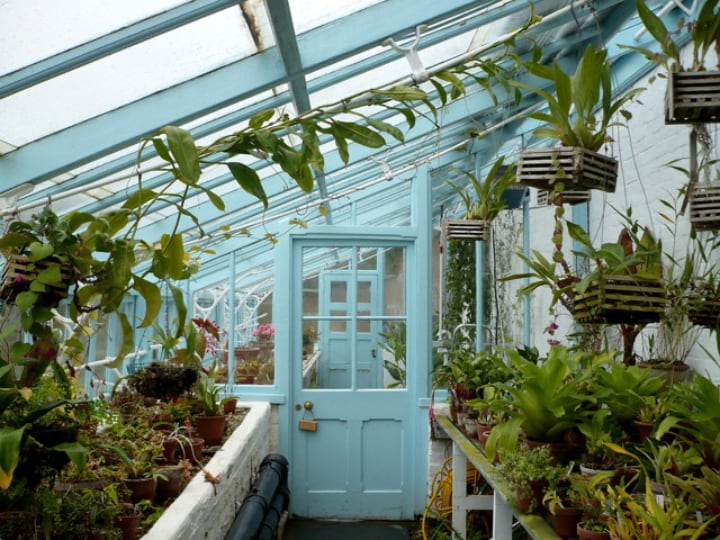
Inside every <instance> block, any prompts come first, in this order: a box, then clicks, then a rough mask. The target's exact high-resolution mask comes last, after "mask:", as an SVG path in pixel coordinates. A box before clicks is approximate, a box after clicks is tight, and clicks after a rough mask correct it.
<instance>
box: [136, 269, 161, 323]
mask: <svg viewBox="0 0 720 540" xmlns="http://www.w3.org/2000/svg"><path fill="white" fill-rule="evenodd" d="M132 288H133V289H135V290H136V291H137V292H138V293H139V294H140V296H142V297H143V300H144V301H145V316H144V317H143V320H142V322H141V323H140V325H139V328H147V327H149V326H151V325H152V323H153V322H154V321H155V319H157V317H158V315H159V314H160V308H161V307H162V295H161V294H160V289H159V288H158V286H157V285H155V284H154V283H152V282H150V281H148V280H146V279H143V278H141V277H140V276H138V275H135V274H133V285H132Z"/></svg>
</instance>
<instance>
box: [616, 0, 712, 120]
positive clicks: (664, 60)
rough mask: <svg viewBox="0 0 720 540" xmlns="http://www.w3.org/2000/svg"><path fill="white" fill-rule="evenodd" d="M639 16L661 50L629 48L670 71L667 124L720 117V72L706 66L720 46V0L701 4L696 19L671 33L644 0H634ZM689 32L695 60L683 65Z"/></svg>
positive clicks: (667, 95) (666, 108) (667, 94)
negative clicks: (684, 40)
mask: <svg viewBox="0 0 720 540" xmlns="http://www.w3.org/2000/svg"><path fill="white" fill-rule="evenodd" d="M635 3H636V5H637V10H638V15H639V17H640V20H641V21H642V23H643V26H645V28H646V29H647V31H648V33H649V34H650V35H651V36H652V37H653V38H654V39H655V40H656V41H657V42H658V44H659V45H660V52H655V51H650V50H648V49H645V48H638V47H629V48H631V49H634V50H637V51H639V52H641V53H642V54H644V55H645V56H646V57H647V58H649V59H650V60H653V61H657V62H660V63H661V64H663V65H664V66H665V68H666V69H667V72H668V78H669V80H668V86H667V93H666V107H665V122H666V123H668V124H697V123H701V122H703V123H705V122H717V121H719V120H720V107H719V106H718V105H717V101H718V97H719V96H720V72H718V71H717V70H715V71H710V70H708V69H707V66H706V60H707V55H708V53H710V52H711V51H716V50H717V49H718V43H719V42H720V13H718V10H717V0H709V1H706V2H703V3H702V4H700V8H699V9H698V10H697V12H696V13H697V15H696V17H695V19H694V20H692V21H689V22H687V23H685V24H684V25H682V26H678V29H677V31H675V32H671V31H670V30H669V29H668V28H667V27H666V26H665V24H664V23H663V21H662V19H660V17H658V16H657V15H655V13H654V12H653V11H652V10H651V9H650V8H648V6H647V4H646V3H645V1H644V0H635ZM683 31H687V32H688V33H689V35H690V38H691V41H692V56H691V58H692V60H691V63H690V65H684V64H683V63H682V61H681V59H680V49H681V48H680V45H679V39H677V38H680V37H681V36H682V33H683Z"/></svg>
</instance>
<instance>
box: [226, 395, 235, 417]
mask: <svg viewBox="0 0 720 540" xmlns="http://www.w3.org/2000/svg"><path fill="white" fill-rule="evenodd" d="M236 408H237V398H227V399H226V400H224V401H223V412H224V413H225V414H232V413H234V412H235V409H236Z"/></svg>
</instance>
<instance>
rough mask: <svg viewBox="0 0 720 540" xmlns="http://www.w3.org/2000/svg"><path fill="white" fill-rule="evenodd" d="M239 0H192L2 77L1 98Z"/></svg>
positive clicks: (234, 4) (236, 2)
mask: <svg viewBox="0 0 720 540" xmlns="http://www.w3.org/2000/svg"><path fill="white" fill-rule="evenodd" d="M237 4H238V0H191V1H190V2H187V3H184V4H181V5H179V6H177V7H174V8H172V9H169V10H167V11H164V12H162V13H159V14H157V15H154V16H152V17H149V18H147V19H144V20H142V21H139V22H137V23H134V24H131V25H129V26H126V27H124V28H120V29H119V30H116V31H114V32H111V33H110V34H106V35H104V36H101V37H99V38H97V39H93V40H92V41H88V42H86V43H83V44H82V45H78V46H77V47H73V48H72V49H68V50H66V51H63V52H61V53H58V54H55V55H53V56H51V57H49V58H46V59H44V60H41V61H39V62H35V63H34V64H31V65H29V66H27V67H24V68H21V69H18V70H16V71H13V72H12V73H9V74H8V75H5V76H3V77H2V78H0V99H2V98H4V97H7V96H9V95H12V94H14V93H16V92H19V91H21V90H25V89H26V88H29V87H31V86H32V85H34V84H38V83H41V82H43V81H47V80H49V79H52V78H53V77H57V76H58V75H62V74H63V73H67V72H68V71H71V70H73V69H76V68H78V67H81V66H84V65H86V64H89V63H90V62H94V61H95V60H98V59H100V58H103V57H105V56H109V55H111V54H113V53H116V52H118V51H121V50H123V49H125V48H127V47H131V46H133V45H136V44H138V43H141V42H143V41H145V40H147V39H150V38H152V37H155V36H157V35H160V34H162V33H164V32H168V31H170V30H173V29H174V28H178V27H180V26H183V25H186V24H188V23H191V22H193V21H196V20H198V19H202V18H203V17H207V16H208V15H212V14H213V13H216V12H218V11H221V10H223V9H226V8H228V7H231V6H237Z"/></svg>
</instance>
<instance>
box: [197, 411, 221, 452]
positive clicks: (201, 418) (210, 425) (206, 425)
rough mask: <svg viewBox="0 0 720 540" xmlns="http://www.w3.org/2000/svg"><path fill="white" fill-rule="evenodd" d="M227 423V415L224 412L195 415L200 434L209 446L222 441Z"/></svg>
mask: <svg viewBox="0 0 720 540" xmlns="http://www.w3.org/2000/svg"><path fill="white" fill-rule="evenodd" d="M226 425H227V416H225V415H224V414H221V415H219V416H205V415H196V416H195V426H196V427H197V432H198V436H199V437H201V438H202V439H204V440H205V444H206V445H207V446H216V445H218V444H220V443H221V442H222V438H223V435H225V426H226Z"/></svg>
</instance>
